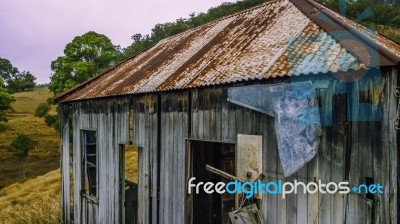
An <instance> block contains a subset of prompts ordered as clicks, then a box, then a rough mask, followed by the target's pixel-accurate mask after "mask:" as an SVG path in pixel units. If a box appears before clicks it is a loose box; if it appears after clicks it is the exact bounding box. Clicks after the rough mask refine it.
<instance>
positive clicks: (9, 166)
mask: <svg viewBox="0 0 400 224" xmlns="http://www.w3.org/2000/svg"><path fill="white" fill-rule="evenodd" d="M49 97H51V94H50V93H48V90H47V88H40V89H35V90H34V91H32V92H24V93H17V94H15V98H16V102H15V103H14V104H13V107H14V110H15V112H13V113H10V114H8V118H9V121H8V122H7V123H4V124H3V125H2V129H1V130H0V223H1V224H3V223H4V224H19V223H22V224H30V223H49V224H50V223H61V220H60V215H61V213H60V190H61V186H60V179H61V177H60V169H59V165H60V157H59V154H60V153H59V136H58V134H57V132H56V131H55V130H54V129H53V128H49V127H47V126H46V124H45V123H44V120H43V118H37V117H35V116H34V115H33V113H34V109H35V108H36V106H37V105H38V104H39V103H42V102H46V100H47V98H49ZM54 112H55V111H54V110H53V113H54ZM18 133H23V134H26V135H29V136H31V137H32V138H33V139H34V140H35V141H36V142H37V145H36V147H35V149H33V150H32V151H30V153H29V155H28V158H27V159H26V160H25V161H21V160H18V159H16V158H14V156H13V155H12V153H10V152H8V151H7V146H8V144H9V143H10V141H11V139H12V138H13V137H14V136H16V135H17V134H18ZM125 160H126V161H125V166H126V170H125V177H126V179H128V180H130V181H132V182H137V177H138V163H137V160H138V152H137V148H136V147H133V146H128V147H126V155H125Z"/></svg>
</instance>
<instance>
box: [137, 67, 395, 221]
mask: <svg viewBox="0 0 400 224" xmlns="http://www.w3.org/2000/svg"><path fill="white" fill-rule="evenodd" d="M384 73H385V74H384V75H383V76H382V78H383V79H382V82H381V83H379V82H378V81H377V80H376V79H371V80H370V81H369V82H367V83H366V84H365V85H371V87H372V86H373V89H374V90H373V91H372V90H371V91H361V92H360V93H359V94H355V93H354V94H353V95H354V97H353V98H352V100H353V103H354V105H358V104H356V103H355V102H364V103H371V104H373V105H376V106H379V107H381V111H382V121H381V122H376V121H358V117H359V115H360V114H362V113H363V111H359V108H358V106H355V107H353V111H352V113H353V114H354V115H353V118H349V117H348V116H347V108H348V104H350V103H351V102H349V100H347V95H346V94H336V95H335V96H334V97H331V96H332V93H335V92H336V91H337V88H339V87H338V86H337V84H335V83H333V84H332V85H331V86H330V87H329V88H328V89H320V90H318V96H319V98H320V102H321V104H322V105H324V108H328V109H329V108H332V110H333V111H332V113H328V110H321V116H322V119H324V120H327V119H330V118H332V120H333V123H332V126H326V127H323V128H322V135H321V137H320V148H319V151H318V155H317V156H316V157H315V158H314V159H313V160H312V161H310V162H309V163H308V164H307V165H306V166H304V167H303V168H302V169H301V170H300V171H298V172H297V173H295V174H294V175H292V176H291V177H289V178H284V177H283V171H282V168H281V165H280V159H279V155H278V149H277V143H276V138H275V131H274V118H272V117H269V116H267V115H264V114H261V113H259V112H256V111H252V110H250V109H246V108H243V107H240V106H236V105H234V104H231V103H229V102H228V101H227V100H226V99H227V88H228V87H209V88H201V89H193V90H190V91H189V90H188V91H179V92H173V93H171V92H167V93H162V94H160V96H161V97H160V98H159V99H158V100H160V101H161V102H156V101H157V99H156V98H157V95H156V94H154V95H151V94H150V95H147V96H146V97H145V98H147V99H151V100H150V101H149V102H145V101H146V100H139V101H140V102H141V103H143V102H144V104H143V105H142V104H141V106H140V107H138V106H136V107H137V108H138V109H135V111H136V119H135V122H136V125H135V138H134V142H138V144H139V146H147V149H148V150H149V151H146V150H145V151H146V152H144V153H146V156H147V157H143V158H149V159H148V160H147V161H142V162H141V163H150V165H146V166H148V167H150V168H149V170H148V171H147V173H144V174H141V175H142V176H145V181H146V186H150V188H151V189H152V190H151V191H149V190H148V189H146V188H145V187H144V186H143V185H141V186H142V189H139V192H142V191H144V192H147V191H148V192H152V194H153V197H150V196H148V195H150V193H146V195H145V196H144V198H142V200H140V201H141V202H142V203H143V202H145V208H142V210H141V211H142V212H143V213H141V217H142V220H141V221H142V222H141V223H146V222H147V221H148V220H150V219H151V220H152V221H153V223H157V221H156V218H157V213H158V214H159V220H158V222H159V223H184V212H185V210H190V208H188V207H184V205H185V203H187V202H185V198H184V197H185V196H184V195H185V194H186V192H185V185H186V182H185V169H184V165H185V164H184V163H185V156H186V150H185V138H192V139H199V140H210V141H222V142H235V141H236V136H237V134H253V135H262V136H263V141H264V142H263V147H264V149H263V161H264V174H265V175H266V178H265V179H264V181H270V180H277V179H284V180H286V181H294V180H295V179H297V180H299V181H305V182H311V181H314V180H319V179H320V180H321V181H323V182H324V183H327V182H331V181H333V182H340V181H345V180H348V181H349V182H350V186H354V185H357V186H358V185H359V184H363V183H365V181H366V179H365V178H366V177H373V178H374V182H375V183H380V184H381V185H383V186H385V189H384V191H385V193H384V194H383V195H376V196H375V200H368V199H366V198H365V195H358V194H354V193H350V194H348V195H345V196H343V195H340V194H334V195H330V194H310V195H304V194H298V195H295V194H291V195H288V197H287V198H286V199H282V198H281V197H279V196H276V195H266V196H264V197H263V200H262V202H261V210H262V212H263V215H264V219H265V220H266V221H267V223H298V224H301V223H368V222H372V220H374V221H375V223H397V145H396V142H395V140H396V137H395V131H394V129H393V121H394V119H395V116H396V111H397V103H396V98H395V97H394V95H393V91H394V87H395V86H396V85H397V81H396V80H397V74H396V70H387V71H384ZM355 87H356V89H359V88H361V87H360V86H355ZM370 89H372V88H370ZM139 98H140V97H134V100H133V101H137V99H139ZM189 98H190V100H189ZM142 99H143V97H142ZM350 99H351V98H350ZM155 105H158V106H159V107H160V111H159V112H160V113H161V114H160V122H161V124H160V126H158V128H159V129H160V137H161V138H160V142H159V145H160V146H159V147H160V149H159V150H160V154H159V155H158V151H157V144H155V142H157V139H154V138H157V134H156V133H154V131H155V129H156V128H157V119H156V117H157V115H156V113H157V109H154V108H153V107H155ZM147 108H153V109H151V112H150V113H149V111H148V110H149V109H147ZM134 116H135V115H134ZM189 120H190V123H188V121H189ZM351 120H353V121H351ZM142 122H144V124H142ZM189 128H190V129H189ZM149 136H150V138H149ZM145 141H148V142H147V143H146V142H145ZM145 148H146V147H145ZM158 156H159V157H160V158H159V159H160V163H159V165H160V168H158V167H157V163H156V161H157V158H158ZM157 172H160V180H159V181H160V182H159V183H158V182H157V178H156V176H157ZM140 180H143V179H140ZM156 186H160V188H159V189H158V190H159V192H160V205H159V208H158V210H157V206H156V205H155V203H156V199H155V191H156V190H157V189H156ZM150 201H151V206H150ZM147 210H148V211H149V212H148V211H147ZM150 216H151V218H150Z"/></svg>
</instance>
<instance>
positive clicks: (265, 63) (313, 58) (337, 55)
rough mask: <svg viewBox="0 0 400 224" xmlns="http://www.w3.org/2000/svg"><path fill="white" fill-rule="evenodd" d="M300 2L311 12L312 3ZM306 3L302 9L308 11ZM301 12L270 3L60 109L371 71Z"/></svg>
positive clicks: (76, 95)
mask: <svg viewBox="0 0 400 224" xmlns="http://www.w3.org/2000/svg"><path fill="white" fill-rule="evenodd" d="M300 1H301V2H303V3H308V4H310V3H309V2H308V1H307V0H300ZM300 1H296V3H295V4H296V5H297V4H303V3H299V2H300ZM313 4H315V3H313ZM296 5H294V4H293V3H291V2H287V1H284V0H279V1H274V2H269V3H266V4H263V5H260V6H258V7H255V8H252V9H250V10H246V11H243V12H241V13H237V14H235V15H232V16H228V17H226V18H223V19H220V20H218V21H215V22H211V23H208V24H205V25H203V26H200V27H197V28H195V29H191V30H189V31H186V32H183V33H181V34H178V35H175V36H172V37H170V38H167V39H164V40H162V41H160V42H159V43H157V44H156V45H155V46H153V47H152V48H150V49H148V50H147V51H145V52H142V53H141V54H138V55H137V56H135V57H133V58H131V59H129V60H127V61H125V62H123V63H121V64H119V65H117V66H116V67H115V68H113V69H111V70H109V71H107V72H105V73H104V74H101V75H99V76H97V77H95V78H94V79H93V80H90V81H88V82H86V83H84V84H82V85H80V86H78V87H76V88H75V89H73V90H71V91H68V92H66V93H64V94H62V95H60V96H58V97H57V101H59V102H66V101H73V100H80V99H89V98H98V97H107V96H114V95H124V94H137V93H145V92H154V91H165V90H172V89H184V88H194V87H200V86H208V85H217V84H222V83H231V82H237V81H246V80H260V79H269V78H275V77H284V76H291V75H300V74H310V73H326V72H337V71H338V70H342V71H347V70H350V69H351V70H353V69H358V68H360V67H364V66H365V65H363V64H362V60H361V59H360V58H362V55H361V57H358V55H357V51H355V52H353V51H352V53H349V52H348V51H347V49H348V48H349V47H347V48H346V49H345V46H343V45H342V44H341V43H339V42H337V41H336V40H335V39H334V38H332V37H331V35H329V32H328V33H327V32H326V30H327V29H323V28H322V27H324V26H321V24H318V21H316V20H315V19H313V17H312V15H311V16H310V14H312V13H314V14H315V13H317V12H318V10H317V9H315V10H312V9H313V7H314V6H310V7H308V8H306V9H304V8H302V7H299V6H298V5H297V6H296ZM310 9H311V10H310ZM307 10H308V11H307ZM332 15H334V16H337V14H334V13H332ZM346 22H348V24H350V25H351V26H354V27H357V28H360V27H361V25H359V24H356V23H354V22H352V21H349V20H346ZM361 28H362V27H361ZM361 28H360V29H361ZM362 29H364V28H362ZM362 29H361V30H362ZM360 32H361V33H363V35H365V36H366V37H368V38H375V39H377V42H378V44H379V45H382V46H383V47H384V48H388V51H389V52H392V53H393V54H394V55H400V47H399V46H398V45H396V44H394V43H393V42H391V41H389V40H387V39H386V38H383V37H381V36H379V35H376V34H375V36H373V37H371V35H374V34H371V33H370V32H367V31H364V30H362V31H360ZM365 32H366V33H365ZM376 36H377V37H376ZM350 50H351V49H350ZM395 63H397V62H395Z"/></svg>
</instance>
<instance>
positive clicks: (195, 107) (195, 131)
mask: <svg viewBox="0 0 400 224" xmlns="http://www.w3.org/2000/svg"><path fill="white" fill-rule="evenodd" d="M191 91H192V105H191V107H192V121H191V122H192V131H191V134H192V136H189V137H191V138H200V136H199V123H200V115H199V113H200V112H199V101H198V92H199V90H198V89H193V90H191Z"/></svg>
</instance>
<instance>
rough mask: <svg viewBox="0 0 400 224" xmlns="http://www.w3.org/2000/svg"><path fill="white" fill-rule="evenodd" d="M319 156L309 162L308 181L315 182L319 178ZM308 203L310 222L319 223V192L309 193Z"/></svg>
mask: <svg viewBox="0 0 400 224" xmlns="http://www.w3.org/2000/svg"><path fill="white" fill-rule="evenodd" d="M318 164H319V163H318V156H315V157H314V158H313V159H312V160H311V161H310V162H308V164H307V171H308V178H307V179H308V182H313V181H315V180H318V179H319V176H318ZM307 200H308V202H307V204H308V210H307V212H308V218H307V219H308V223H313V224H318V223H319V219H318V215H319V213H318V212H319V209H318V205H319V193H318V192H317V193H315V194H308V197H307Z"/></svg>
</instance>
